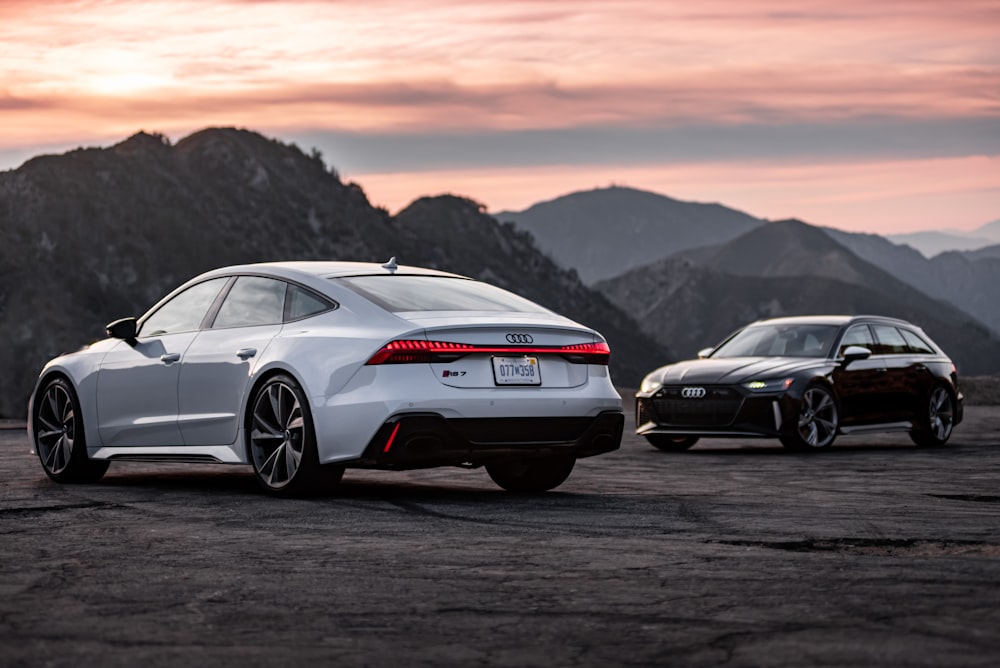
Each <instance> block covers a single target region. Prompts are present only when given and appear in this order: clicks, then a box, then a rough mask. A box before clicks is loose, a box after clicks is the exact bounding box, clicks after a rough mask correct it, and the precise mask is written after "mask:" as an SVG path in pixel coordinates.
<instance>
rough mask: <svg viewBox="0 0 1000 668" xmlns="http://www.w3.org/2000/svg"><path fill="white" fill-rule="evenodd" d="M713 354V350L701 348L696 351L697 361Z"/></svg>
mask: <svg viewBox="0 0 1000 668" xmlns="http://www.w3.org/2000/svg"><path fill="white" fill-rule="evenodd" d="M714 352H715V348H702V349H701V350H699V351H698V359H700V360H703V359H705V358H706V357H708V356H709V355H711V354H712V353H714Z"/></svg>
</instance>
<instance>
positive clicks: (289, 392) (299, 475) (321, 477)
mask: <svg viewBox="0 0 1000 668" xmlns="http://www.w3.org/2000/svg"><path fill="white" fill-rule="evenodd" d="M246 432H247V440H248V448H249V451H250V462H251V463H252V464H253V471H254V474H255V476H256V478H257V482H258V483H259V484H260V486H261V487H262V488H263V489H264V491H266V492H268V493H270V494H276V495H279V496H302V495H307V494H315V493H318V492H321V491H323V490H324V489H329V487H332V486H334V485H336V483H337V482H339V481H340V478H341V476H343V474H344V469H343V468H342V467H336V466H321V465H320V463H319V455H318V454H317V452H316V434H315V431H314V429H313V424H312V416H311V415H310V413H309V404H308V402H307V400H306V396H305V393H304V392H303V391H302V388H300V387H299V384H298V383H297V382H296V381H295V379H294V378H292V377H290V376H286V375H283V374H282V375H278V376H274V377H272V378H270V379H268V381H267V382H266V383H264V384H263V385H262V386H261V387H260V389H258V390H257V393H256V394H255V395H254V398H253V401H251V402H250V412H249V414H248V416H247V429H246Z"/></svg>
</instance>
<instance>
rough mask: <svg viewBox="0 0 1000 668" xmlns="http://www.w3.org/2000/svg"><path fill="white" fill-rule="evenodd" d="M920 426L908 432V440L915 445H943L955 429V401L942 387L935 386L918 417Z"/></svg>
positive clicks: (945, 388) (946, 389)
mask: <svg viewBox="0 0 1000 668" xmlns="http://www.w3.org/2000/svg"><path fill="white" fill-rule="evenodd" d="M917 419H918V420H920V426H919V427H918V428H917V429H914V430H913V431H911V432H910V439H912V440H913V442H914V443H916V444H917V445H924V446H937V445H944V444H945V443H947V442H948V439H949V438H951V432H952V430H953V429H954V428H955V400H954V399H953V398H952V396H951V392H950V391H948V388H947V387H945V386H944V385H935V386H934V389H933V390H931V394H930V397H929V398H928V400H927V404H926V405H925V407H924V410H923V415H920V416H918V418H917Z"/></svg>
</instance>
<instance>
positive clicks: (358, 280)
mask: <svg viewBox="0 0 1000 668" xmlns="http://www.w3.org/2000/svg"><path fill="white" fill-rule="evenodd" d="M332 280H335V281H338V282H340V283H342V284H344V285H346V286H347V287H349V288H351V289H352V290H354V291H355V292H357V293H358V294H360V295H361V296H363V297H366V298H367V299H370V300H371V301H373V302H375V303H376V304H378V305H379V306H381V307H382V308H384V309H386V310H387V311H392V312H394V313H395V312H405V311H504V312H511V311H513V312H516V313H548V312H549V311H548V309H544V308H542V307H541V306H539V305H538V304H536V303H534V302H532V301H528V300H527V299H525V298H523V297H518V296H517V295H515V294H514V293H512V292H507V291H506V290H503V289H501V288H498V287H496V286H493V285H489V284H488V283H480V282H479V281H473V280H468V279H464V278H449V277H447V276H407V275H392V276H351V277H349V278H335V279H332Z"/></svg>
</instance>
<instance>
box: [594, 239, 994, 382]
mask: <svg viewBox="0 0 1000 668" xmlns="http://www.w3.org/2000/svg"><path fill="white" fill-rule="evenodd" d="M596 287H597V288H598V289H600V290H601V291H602V292H604V293H605V294H606V295H607V296H608V297H609V298H610V299H611V300H612V301H613V302H615V303H617V304H620V305H622V306H623V307H624V308H626V309H627V310H629V312H630V313H632V314H634V315H635V316H636V318H637V319H638V320H639V321H640V322H641V323H642V326H643V331H645V332H646V333H648V334H650V335H651V336H656V337H657V338H658V339H659V340H661V341H669V342H670V343H671V345H672V347H673V350H674V351H676V353H677V354H678V355H680V356H681V357H691V356H693V355H694V354H695V353H696V352H697V350H699V349H701V348H703V347H706V346H710V345H715V344H716V343H718V342H719V341H720V340H721V339H722V338H723V337H725V336H726V335H727V334H728V333H730V332H731V331H733V330H734V329H736V328H737V327H739V326H741V325H743V324H746V323H748V322H751V321H753V320H756V319H759V318H769V317H776V316H783V315H809V314H832V313H846V314H855V313H874V314H880V315H888V316H894V317H898V318H903V319H905V320H909V321H911V322H914V323H915V324H917V325H919V326H921V327H923V328H924V329H925V330H926V331H927V333H928V334H930V336H931V337H932V338H934V339H935V340H936V341H937V342H938V343H939V344H940V345H941V346H943V347H944V348H945V350H947V351H948V352H949V354H950V355H951V356H952V357H953V359H955V361H956V362H957V363H958V364H959V366H960V368H961V369H962V370H963V372H965V373H973V374H985V373H995V372H997V371H1000V340H997V338H996V337H994V336H992V335H991V334H990V332H989V331H988V330H987V329H986V328H985V327H984V326H983V325H982V324H980V323H977V322H975V321H974V320H973V319H972V318H970V317H969V316H967V315H966V314H964V313H963V312H961V311H959V310H958V309H956V308H954V307H952V306H950V305H948V304H946V303H943V302H939V301H935V300H932V299H930V298H928V297H927V296H926V295H924V294H923V293H921V292H919V291H918V290H916V289H915V288H913V287H911V286H909V285H908V284H906V283H903V282H902V281H900V280H898V279H895V278H894V277H892V276H890V275H889V274H887V273H886V272H884V271H882V270H881V269H879V268H878V267H875V266H873V265H871V264H870V263H867V262H865V261H864V260H862V259H860V258H858V257H857V256H856V255H854V254H853V253H851V252H850V251H849V250H848V249H847V248H845V247H843V246H841V245H840V244H838V243H837V242H836V241H834V240H833V239H831V238H830V237H829V236H827V235H826V234H824V232H823V231H821V230H820V229H818V228H814V227H811V226H808V225H805V224H803V223H799V222H797V221H785V222H781V223H770V224H768V225H766V226H763V227H760V228H757V229H755V230H752V231H751V232H749V233H747V234H746V235H743V236H742V237H739V238H738V239H735V240H733V241H731V242H729V243H728V244H723V245H721V246H718V247H713V248H706V249H699V250H698V251H696V252H690V253H681V254H678V255H675V256H673V257H670V258H666V259H664V260H661V261H660V262H657V263H653V264H651V265H648V266H646V267H642V268H639V269H636V270H633V271H631V272H627V273H626V274H624V275H622V276H619V277H616V278H614V279H611V280H609V281H602V282H600V283H598V284H597V285H596Z"/></svg>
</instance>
